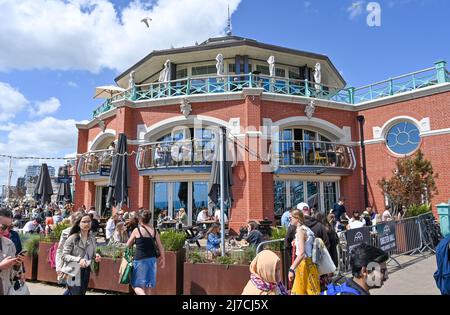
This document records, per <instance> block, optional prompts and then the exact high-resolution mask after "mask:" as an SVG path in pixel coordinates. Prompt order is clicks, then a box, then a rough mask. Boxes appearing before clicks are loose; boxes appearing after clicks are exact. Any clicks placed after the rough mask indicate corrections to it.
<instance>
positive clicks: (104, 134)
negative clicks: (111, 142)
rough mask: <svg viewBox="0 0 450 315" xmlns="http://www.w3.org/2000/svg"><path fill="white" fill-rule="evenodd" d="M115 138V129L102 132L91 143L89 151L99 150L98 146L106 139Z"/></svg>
mask: <svg viewBox="0 0 450 315" xmlns="http://www.w3.org/2000/svg"><path fill="white" fill-rule="evenodd" d="M111 136H113V137H114V139H115V138H116V131H115V130H114V129H105V131H104V132H100V133H99V134H98V135H97V136H96V137H95V138H94V140H92V141H89V146H88V151H89V152H90V151H93V150H98V148H97V145H99V144H100V142H102V141H103V140H104V139H105V138H108V137H111Z"/></svg>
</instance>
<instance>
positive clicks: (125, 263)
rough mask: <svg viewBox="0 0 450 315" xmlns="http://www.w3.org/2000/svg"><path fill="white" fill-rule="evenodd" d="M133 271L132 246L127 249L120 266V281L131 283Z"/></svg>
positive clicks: (121, 282)
mask: <svg viewBox="0 0 450 315" xmlns="http://www.w3.org/2000/svg"><path fill="white" fill-rule="evenodd" d="M132 273H133V256H132V250H131V248H130V247H127V248H126V249H125V253H124V255H123V257H122V261H121V263H120V267H119V283H120V284H130V282H131V274H132Z"/></svg>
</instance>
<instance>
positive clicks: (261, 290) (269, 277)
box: [242, 250, 288, 295]
mask: <svg viewBox="0 0 450 315" xmlns="http://www.w3.org/2000/svg"><path fill="white" fill-rule="evenodd" d="M287 294H288V292H287V291H286V288H285V287H284V286H283V284H282V283H281V260H280V258H279V257H278V256H277V255H276V254H275V253H274V252H272V251H270V250H263V251H262V252H260V253H259V254H258V255H256V257H255V258H254V259H253V261H252V263H251V264H250V280H249V281H248V283H247V285H246V286H245V288H244V290H243V291H242V295H287Z"/></svg>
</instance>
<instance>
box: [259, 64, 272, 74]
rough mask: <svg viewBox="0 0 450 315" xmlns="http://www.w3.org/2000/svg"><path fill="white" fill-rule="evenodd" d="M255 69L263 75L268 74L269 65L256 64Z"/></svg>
mask: <svg viewBox="0 0 450 315" xmlns="http://www.w3.org/2000/svg"><path fill="white" fill-rule="evenodd" d="M256 71H259V72H261V74H264V75H270V71H269V66H263V65H256Z"/></svg>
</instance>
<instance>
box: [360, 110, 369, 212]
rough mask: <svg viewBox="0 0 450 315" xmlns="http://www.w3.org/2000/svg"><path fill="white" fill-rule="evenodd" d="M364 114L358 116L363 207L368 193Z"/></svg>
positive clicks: (367, 199) (366, 204) (366, 205)
mask: <svg viewBox="0 0 450 315" xmlns="http://www.w3.org/2000/svg"><path fill="white" fill-rule="evenodd" d="M364 121H365V119H364V116H363V115H359V116H358V122H359V133H360V137H361V158H362V171H363V181H364V207H366V208H367V207H368V206H369V193H368V190H367V167H366V146H365V145H364Z"/></svg>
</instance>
